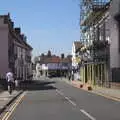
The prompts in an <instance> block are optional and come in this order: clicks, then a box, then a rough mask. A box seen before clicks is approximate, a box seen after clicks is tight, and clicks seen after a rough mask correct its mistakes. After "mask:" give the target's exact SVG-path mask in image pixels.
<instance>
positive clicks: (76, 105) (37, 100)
mask: <svg viewBox="0 0 120 120" xmlns="http://www.w3.org/2000/svg"><path fill="white" fill-rule="evenodd" d="M62 80H63V79H58V78H54V79H44V78H42V80H37V81H34V83H33V84H32V85H30V86H27V93H26V94H25V96H24V98H23V99H22V102H20V104H18V106H17V107H16V109H15V110H14V111H13V112H12V113H10V115H9V117H6V118H7V119H5V120H40V119H41V120H120V102H118V101H114V100H111V99H106V98H105V97H102V96H99V95H97V94H93V93H91V92H87V91H85V90H82V89H77V88H75V87H73V86H72V85H70V84H67V83H65V82H63V81H62Z"/></svg>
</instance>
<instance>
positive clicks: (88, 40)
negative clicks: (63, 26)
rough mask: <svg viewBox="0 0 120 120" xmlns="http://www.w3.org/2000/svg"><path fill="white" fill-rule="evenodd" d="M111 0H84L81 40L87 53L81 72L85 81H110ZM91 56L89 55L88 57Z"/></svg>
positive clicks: (103, 84)
mask: <svg viewBox="0 0 120 120" xmlns="http://www.w3.org/2000/svg"><path fill="white" fill-rule="evenodd" d="M110 5H111V1H110V0H82V2H81V8H80V9H81V14H80V30H81V41H82V43H83V44H84V46H85V48H82V49H81V50H80V51H81V52H82V53H83V55H85V54H87V53H89V55H86V58H87V59H83V63H82V68H81V71H82V72H81V73H82V78H83V82H84V83H88V84H92V85H95V84H97V85H100V86H106V87H107V86H109V83H110V78H109V75H110V27H109V26H110ZM88 56H89V57H88Z"/></svg>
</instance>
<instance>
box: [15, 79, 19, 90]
mask: <svg viewBox="0 0 120 120" xmlns="http://www.w3.org/2000/svg"><path fill="white" fill-rule="evenodd" d="M15 88H16V90H19V80H18V79H17V78H16V79H15Z"/></svg>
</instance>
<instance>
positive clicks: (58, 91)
mask: <svg viewBox="0 0 120 120" xmlns="http://www.w3.org/2000/svg"><path fill="white" fill-rule="evenodd" d="M56 92H57V93H59V94H60V95H62V96H64V94H63V93H62V92H61V91H60V90H57V89H56Z"/></svg>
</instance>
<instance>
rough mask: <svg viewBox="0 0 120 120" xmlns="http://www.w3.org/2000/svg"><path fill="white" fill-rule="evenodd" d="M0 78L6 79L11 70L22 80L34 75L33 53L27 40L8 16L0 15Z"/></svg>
mask: <svg viewBox="0 0 120 120" xmlns="http://www.w3.org/2000/svg"><path fill="white" fill-rule="evenodd" d="M0 40H1V44H0V55H1V57H0V76H1V77H3V78H5V74H6V72H8V71H9V70H10V69H11V70H12V72H13V73H14V75H15V77H17V78H18V79H21V80H26V79H29V77H30V76H31V75H32V62H31V51H32V47H31V46H30V45H29V44H28V43H27V38H26V36H25V35H24V34H22V33H21V29H20V28H14V22H13V21H12V20H11V18H10V14H8V15H0Z"/></svg>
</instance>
